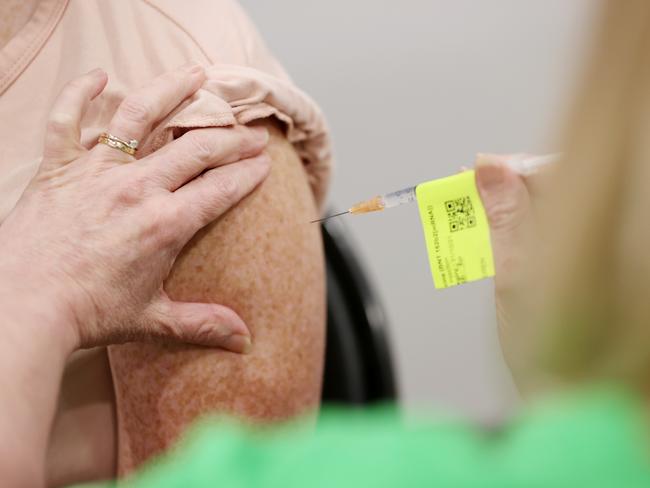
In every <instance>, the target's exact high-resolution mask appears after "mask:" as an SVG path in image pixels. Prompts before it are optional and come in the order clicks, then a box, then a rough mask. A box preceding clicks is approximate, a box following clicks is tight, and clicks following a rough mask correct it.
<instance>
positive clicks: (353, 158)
mask: <svg viewBox="0 0 650 488" xmlns="http://www.w3.org/2000/svg"><path fill="white" fill-rule="evenodd" d="M240 1H241V3H242V5H243V6H244V7H245V8H246V9H247V11H248V13H249V14H250V16H251V17H252V18H253V20H254V21H255V22H256V24H257V26H258V28H259V29H260V31H261V33H262V34H263V36H264V38H265V39H266V42H267V43H268V45H269V47H270V48H271V50H272V51H273V52H274V53H275V55H276V56H277V57H278V58H279V60H280V61H281V62H282V63H283V64H284V66H285V68H286V69H287V70H288V71H289V73H290V75H291V76H292V77H293V79H294V80H295V82H296V83H297V84H298V86H300V87H301V88H302V89H303V90H305V91H307V92H308V93H309V94H310V95H311V96H313V97H314V98H315V99H316V100H317V101H318V102H319V103H320V105H321V107H322V108H323V110H324V112H325V115H326V116H327V118H328V121H329V123H330V126H331V129H332V133H333V138H334V144H335V146H334V147H335V157H336V165H337V166H336V173H335V176H334V180H333V184H332V188H331V192H330V197H329V206H330V208H332V209H337V210H339V209H345V208H347V207H348V206H349V205H350V204H352V203H355V202H357V201H358V200H362V199H364V198H367V197H371V196H373V195H375V194H377V193H383V192H386V191H392V190H397V189H401V188H403V187H406V186H410V185H413V184H415V183H418V182H421V181H426V180H430V179H433V178H436V177H440V176H445V175H448V174H451V173H454V172H457V171H458V170H459V169H460V167H461V166H462V165H471V164H472V161H473V157H474V155H475V153H476V152H546V151H551V150H553V149H555V148H554V146H553V143H554V140H555V137H556V135H557V133H558V132H559V129H561V126H562V120H563V118H562V117H563V115H564V113H565V112H566V109H567V102H568V101H570V98H571V93H572V90H571V89H572V87H573V85H574V84H575V83H574V82H575V80H576V74H577V72H578V71H579V70H578V69H576V68H580V66H581V61H582V55H583V54H584V50H585V45H587V44H588V43H587V42H585V41H586V40H588V34H589V32H590V29H591V27H592V24H593V20H594V17H595V15H594V14H595V13H596V9H595V7H597V5H598V4H599V2H597V1H595V0H570V1H567V0H489V1H487V0H446V1H445V0H427V1H424V0H401V1H400V2H395V1H384V0H354V1H349V0H328V1H326V2H313V1H312V2H309V1H303V2H298V1H295V0H294V1H289V0H274V1H272V2H267V1H260V0H240ZM344 218H346V219H347V221H346V224H347V227H348V228H349V231H350V233H351V235H352V238H353V239H354V241H356V244H357V247H358V249H359V250H360V252H361V253H362V257H363V260H364V263H365V265H366V267H367V268H368V271H369V273H370V276H371V278H372V279H373V281H374V282H375V285H376V288H377V291H378V292H379V295H380V297H381V298H382V299H383V301H384V303H385V307H386V310H387V313H388V316H389V319H390V323H391V326H392V328H391V331H390V332H391V340H392V345H393V351H394V353H395V357H396V363H397V364H396V366H397V370H398V381H399V387H400V393H401V396H402V399H403V402H404V403H405V405H407V406H409V407H423V406H434V407H438V408H444V409H446V410H450V409H451V410H453V411H454V412H455V413H457V414H459V415H464V416H469V417H471V418H473V419H476V420H479V421H491V420H495V419H499V418H501V417H502V416H503V415H505V414H507V413H508V412H509V411H510V410H511V408H512V407H513V406H514V405H515V404H516V402H517V393H516V391H515V389H514V387H513V386H512V382H511V379H510V375H509V373H508V371H507V369H506V367H505V365H504V364H503V360H502V358H501V355H500V349H499V344H498V339H497V335H496V329H495V320H494V304H493V300H492V291H493V290H492V282H491V281H483V282H479V283H470V284H466V285H464V286H461V287H456V288H452V289H447V290H435V289H434V287H433V283H432V279H431V275H430V272H429V265H428V262H427V257H426V253H425V245H424V238H423V236H422V230H421V228H420V222H419V219H418V212H417V207H416V206H415V205H412V206H406V207H400V208H398V209H393V210H389V211H386V212H384V213H383V214H378V215H367V216H360V217H352V218H348V217H344Z"/></svg>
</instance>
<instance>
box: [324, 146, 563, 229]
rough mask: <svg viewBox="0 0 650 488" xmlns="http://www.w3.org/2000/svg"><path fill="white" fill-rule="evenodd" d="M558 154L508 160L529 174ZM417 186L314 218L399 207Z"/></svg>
mask: <svg viewBox="0 0 650 488" xmlns="http://www.w3.org/2000/svg"><path fill="white" fill-rule="evenodd" d="M558 156H559V155H558V154H550V155H546V156H513V157H511V158H510V159H508V161H507V163H506V164H507V165H508V166H509V167H510V168H511V169H513V170H514V171H516V172H517V173H519V174H521V175H524V176H527V175H530V174H533V173H536V172H537V171H538V170H539V168H541V167H543V166H546V165H548V164H551V163H553V162H555V161H557V159H558ZM416 188H417V186H412V187H409V188H404V189H403V190H398V191H395V192H391V193H385V194H384V195H378V196H376V197H373V198H371V199H369V200H365V201H363V202H360V203H357V204H356V205H353V206H352V207H350V208H349V209H348V210H346V211H345V212H341V213H337V214H334V215H330V216H328V217H324V218H322V219H318V220H313V221H312V223H314V222H322V221H324V220H327V219H331V218H332V217H338V216H340V215H345V214H352V215H358V214H364V213H369V212H378V211H381V210H385V209H387V208H393V207H398V206H400V205H403V204H405V203H412V202H415V201H416V198H417V197H416Z"/></svg>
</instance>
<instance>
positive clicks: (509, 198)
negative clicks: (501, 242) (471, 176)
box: [475, 154, 531, 235]
mask: <svg viewBox="0 0 650 488" xmlns="http://www.w3.org/2000/svg"><path fill="white" fill-rule="evenodd" d="M508 159H509V156H505V155H497V154H478V155H477V157H476V170H475V173H476V186H477V188H478V191H479V194H480V195H481V200H482V201H483V206H484V207H485V213H486V214H487V218H488V220H489V222H490V229H491V230H492V232H493V233H496V234H497V235H507V234H509V233H511V232H513V231H515V230H516V229H517V228H518V227H519V226H520V225H521V224H522V222H523V221H524V220H525V219H526V218H527V217H528V215H529V213H530V210H531V209H530V196H529V193H528V189H527V187H526V183H525V182H524V180H523V178H522V177H521V176H520V175H519V174H517V173H516V172H515V171H514V170H512V169H511V168H510V167H509V166H508V165H507V161H508Z"/></svg>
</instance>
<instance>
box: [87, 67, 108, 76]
mask: <svg viewBox="0 0 650 488" xmlns="http://www.w3.org/2000/svg"><path fill="white" fill-rule="evenodd" d="M86 74H87V75H92V76H99V75H104V74H106V73H104V70H103V69H101V68H95V69H91V70H90V71H89V72H88V73H86Z"/></svg>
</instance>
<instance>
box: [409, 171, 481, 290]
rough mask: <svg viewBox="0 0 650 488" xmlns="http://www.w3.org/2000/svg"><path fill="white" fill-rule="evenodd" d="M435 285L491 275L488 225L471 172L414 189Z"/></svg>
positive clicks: (424, 184)
mask: <svg viewBox="0 0 650 488" xmlns="http://www.w3.org/2000/svg"><path fill="white" fill-rule="evenodd" d="M416 194H417V199H418V206H419V208H420V219H421V220H422V228H423V229H424V238H425V240H426V243H427V252H428V254H429V263H430V265H431V273H432V274H433V282H434V284H435V286H436V288H447V287H450V286H455V285H460V284H462V283H466V282H468V281H475V280H480V279H483V278H487V277H489V276H494V260H493V259H492V245H491V244H490V228H489V225H488V221H487V217H486V215H485V209H484V208H483V204H482V203H481V198H480V197H479V194H478V190H477V189H476V183H475V180H474V171H465V172H463V173H460V174H457V175H454V176H449V177H447V178H441V179H439V180H433V181H428V182H426V183H422V184H420V185H418V187H417V188H416Z"/></svg>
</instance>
